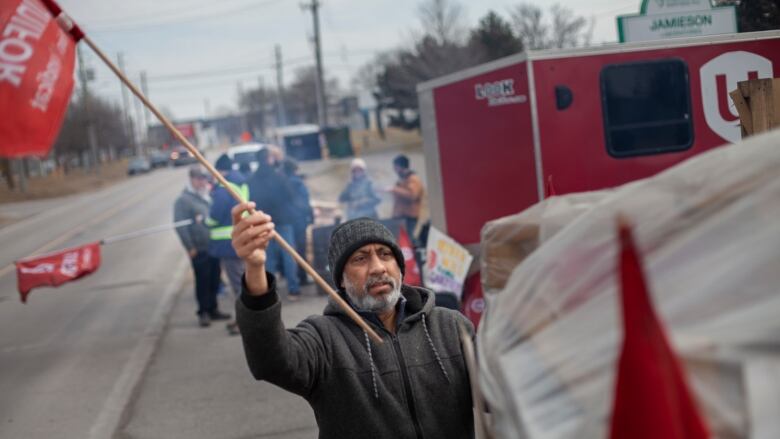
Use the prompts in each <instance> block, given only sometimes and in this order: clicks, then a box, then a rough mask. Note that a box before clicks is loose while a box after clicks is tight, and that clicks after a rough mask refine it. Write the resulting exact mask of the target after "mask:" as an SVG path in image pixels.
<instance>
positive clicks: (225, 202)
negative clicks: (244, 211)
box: [206, 154, 249, 335]
mask: <svg viewBox="0 0 780 439" xmlns="http://www.w3.org/2000/svg"><path fill="white" fill-rule="evenodd" d="M214 167H215V168H217V171H219V172H220V174H222V175H223V176H224V177H225V179H226V180H227V181H228V184H229V185H230V186H231V187H232V189H233V190H234V191H236V192H237V193H238V194H240V195H241V197H242V198H243V199H244V200H248V199H249V187H248V186H247V185H246V184H244V177H243V176H242V175H241V173H240V172H238V171H237V170H234V169H233V161H232V160H230V157H228V156H227V155H225V154H222V155H221V156H219V158H218V159H217V161H216V163H214ZM211 198H212V204H211V210H210V212H209V218H208V219H207V220H206V225H208V226H209V229H210V236H209V254H210V255H211V256H213V257H215V258H218V259H219V263H220V267H221V268H222V272H223V273H225V274H226V275H227V278H228V282H229V283H230V288H231V289H232V290H233V295H234V297H236V298H238V295H239V294H241V276H242V275H243V274H244V265H243V263H242V261H241V259H239V258H238V256H237V255H236V252H235V250H233V246H232V245H231V243H230V239H231V233H232V232H233V226H232V218H231V216H230V210H231V209H232V208H233V206H235V205H236V204H238V202H237V201H236V200H235V199H234V198H233V196H232V195H230V192H228V190H227V189H226V188H225V187H224V186H222V185H220V184H218V185H217V186H215V188H214V190H213V192H212V194H211ZM227 330H228V333H229V334H230V335H238V325H237V324H236V322H235V320H233V321H230V322H229V323H228V324H227Z"/></svg>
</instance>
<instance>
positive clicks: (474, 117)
mask: <svg viewBox="0 0 780 439" xmlns="http://www.w3.org/2000/svg"><path fill="white" fill-rule="evenodd" d="M775 72H780V32H778V31H767V32H755V33H743V34H731V35H718V36H710V37H700V38H690V39H674V40H664V41H655V42H647V43H630V44H614V45H605V46H601V47H589V48H580V49H571V50H550V51H540V52H528V53H520V54H517V55H513V56H510V57H507V58H502V59H499V60H496V61H493V62H490V63H486V64H483V65H480V66H476V67H473V68H470V69H467V70H463V71H460V72H456V73H453V74H451V75H448V76H445V77H442V78H437V79H435V80H432V81H429V82H426V83H423V84H420V85H419V86H418V88H417V93H418V97H419V103H420V112H421V118H422V129H423V138H424V143H425V157H426V168H427V169H426V171H427V180H428V181H427V183H428V191H429V200H430V210H431V220H432V225H433V226H434V227H436V228H438V229H440V230H442V231H444V232H445V233H447V234H448V235H449V236H451V237H452V238H454V239H455V240H456V241H458V242H460V243H462V244H464V245H466V246H467V247H469V248H470V249H472V250H474V249H475V248H476V244H478V243H479V233H480V230H481V228H482V226H483V225H484V224H485V222H486V221H489V220H492V219H495V218H499V217H502V216H506V215H510V214H513V213H517V212H520V211H521V210H523V209H525V208H527V207H528V206H531V205H532V204H534V203H536V202H538V201H540V200H541V199H543V198H544V197H545V196H547V195H549V194H550V192H551V191H553V192H554V193H557V194H564V193H569V192H580V191H588V190H595V189H602V188H607V187H613V186H617V185H620V184H623V183H626V182H628V181H631V180H636V179H639V178H643V177H647V176H650V175H653V174H655V173H657V172H659V171H661V170H663V169H666V168H668V167H670V166H672V165H674V164H676V163H679V162H680V161H683V160H685V159H686V158H688V157H691V156H693V155H694V154H698V153H700V152H702V151H706V150H708V149H711V148H714V147H716V146H719V145H722V144H724V143H730V142H735V141H737V140H738V139H740V138H741V135H740V128H739V126H738V117H737V112H736V109H734V107H733V104H732V103H731V100H730V98H729V97H728V92H729V91H731V90H733V89H735V88H736V84H737V82H738V81H743V80H746V79H752V78H755V77H759V78H768V77H773V75H774V73H775ZM474 283H475V282H471V284H474ZM476 284H478V282H476Z"/></svg>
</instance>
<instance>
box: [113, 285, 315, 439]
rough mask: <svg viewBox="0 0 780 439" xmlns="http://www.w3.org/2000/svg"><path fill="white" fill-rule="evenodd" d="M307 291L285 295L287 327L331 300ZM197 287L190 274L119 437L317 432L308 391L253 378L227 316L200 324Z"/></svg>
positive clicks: (300, 437)
mask: <svg viewBox="0 0 780 439" xmlns="http://www.w3.org/2000/svg"><path fill="white" fill-rule="evenodd" d="M302 293H303V295H304V298H303V299H302V300H301V301H299V302H295V303H290V302H288V301H286V299H285V298H284V295H282V297H283V299H282V300H283V304H282V306H283V313H282V314H283V319H284V322H285V325H286V326H288V327H291V326H294V325H295V324H297V323H298V322H300V321H301V320H302V319H304V318H305V317H307V316H309V315H312V314H320V313H321V312H322V310H323V308H324V307H325V303H326V298H325V297H323V296H317V295H316V293H315V292H314V288H313V286H311V285H307V286H306V287H304V289H303V291H302ZM193 294H194V293H193V284H192V276H191V275H190V276H188V280H187V281H186V282H185V283H184V286H183V288H182V290H181V291H180V292H179V293H178V297H177V298H176V304H175V306H174V309H173V311H172V313H171V316H170V319H169V321H168V326H167V329H166V331H165V333H164V334H163V336H162V340H161V341H160V346H159V349H158V350H157V353H156V355H155V357H154V358H153V359H152V361H151V364H150V365H149V368H148V369H147V371H146V374H145V375H144V378H143V380H142V381H141V383H140V384H139V388H138V390H137V394H136V397H135V398H134V400H133V401H131V402H130V405H129V407H128V409H127V412H126V419H125V422H124V423H123V427H122V428H120V431H119V433H118V435H117V437H120V438H123V439H131V438H132V439H158V438H169V439H176V438H186V439H198V438H203V439H213V438H225V439H230V438H236V439H239V438H250V437H251V438H284V439H304V438H306V439H310V438H314V437H316V436H317V425H316V422H315V420H314V414H313V412H312V410H311V408H310V407H309V405H308V404H307V403H306V401H305V400H304V399H303V398H301V397H298V396H296V395H293V394H291V393H289V392H287V391H284V390H282V389H280V388H278V387H276V386H273V385H271V384H268V383H266V382H258V381H256V380H255V379H254V378H252V375H251V374H250V372H249V368H248V367H247V364H246V360H245V359H244V351H243V347H242V345H241V337H240V336H233V337H231V336H229V335H228V334H227V331H226V330H225V323H224V322H213V323H212V325H211V327H209V328H200V327H198V325H197V320H196V318H195V299H194V297H193ZM223 296H225V295H222V296H221V297H220V306H221V309H223V310H225V311H228V310H229V312H230V313H231V314H234V310H233V304H232V301H231V300H229V298H228V297H223Z"/></svg>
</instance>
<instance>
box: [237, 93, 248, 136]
mask: <svg viewBox="0 0 780 439" xmlns="http://www.w3.org/2000/svg"><path fill="white" fill-rule="evenodd" d="M236 93H237V94H238V115H239V120H240V121H241V136H243V135H244V133H245V132H247V120H246V118H247V114H246V113H247V112H246V111H242V109H241V101H242V100H243V99H244V84H243V83H242V82H241V81H237V82H236ZM250 108H251V107H250Z"/></svg>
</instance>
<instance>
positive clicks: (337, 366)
mask: <svg viewBox="0 0 780 439" xmlns="http://www.w3.org/2000/svg"><path fill="white" fill-rule="evenodd" d="M247 209H248V206H247V205H238V206H236V207H235V208H234V209H233V221H234V228H233V240H232V242H233V246H234V248H235V249H236V254H238V256H239V257H241V258H242V259H243V260H244V264H245V267H246V270H245V275H244V283H243V287H244V290H243V292H242V294H241V298H240V300H239V301H237V302H236V315H237V318H238V324H239V327H240V328H241V335H242V339H243V344H244V352H245V354H246V359H247V363H248V364H249V369H250V370H251V372H252V374H253V376H254V377H255V378H256V379H258V380H265V381H268V382H270V383H273V384H275V385H277V386H279V387H281V388H283V389H285V390H288V391H290V392H293V393H295V394H297V395H300V396H302V397H303V398H305V399H306V401H307V402H308V403H309V405H311V407H312V409H313V410H314V415H315V418H316V419H317V425H318V427H319V437H320V438H321V439H330V438H333V439H336V438H338V439H344V438H347V439H348V438H372V439H384V438H387V439H391V438H392V439H413V438H448V439H450V438H454V439H460V438H463V439H466V438H473V437H474V419H473V412H472V398H471V391H470V387H469V378H468V373H467V369H466V364H465V358H464V355H463V350H462V348H461V343H460V337H459V328H460V327H463V328H466V330H467V331H468V332H469V333H471V334H473V331H474V329H473V326H472V325H471V323H470V322H469V321H468V319H466V317H464V316H463V315H462V314H460V313H458V312H457V311H454V310H450V309H445V308H439V307H434V293H433V292H432V291H430V290H427V289H425V288H418V287H411V286H407V285H404V284H403V283H402V282H403V274H404V257H403V254H402V252H401V249H400V247H399V246H398V244H397V242H396V240H395V237H394V236H393V234H392V233H391V232H390V231H389V230H388V229H387V228H386V227H384V226H383V225H382V224H381V223H379V222H377V221H376V220H372V219H369V218H358V219H355V220H351V221H348V222H346V223H344V224H342V225H340V226H338V227H337V228H336V229H335V230H334V231H333V233H332V235H331V240H330V246H329V249H328V259H329V264H330V267H331V273H332V277H333V282H334V284H335V285H336V286H337V287H338V294H340V295H341V296H342V297H343V298H344V299H345V300H346V301H347V302H348V303H349V304H350V306H351V307H352V308H353V309H354V310H355V311H357V312H358V313H359V314H360V315H361V316H363V318H364V319H365V320H366V321H367V323H368V324H369V325H371V327H372V328H373V329H374V330H375V331H376V332H377V333H378V334H379V335H380V336H381V337H382V339H383V341H384V343H382V344H378V343H376V342H374V341H372V340H371V339H370V338H369V336H368V334H367V333H366V332H365V331H364V330H363V329H362V328H361V327H360V326H358V325H357V324H355V323H354V322H353V321H352V320H351V319H350V318H348V317H347V316H346V315H345V313H344V312H343V311H342V310H341V309H340V308H339V307H337V306H336V305H335V304H334V303H333V302H331V303H329V304H328V305H327V307H326V308H325V311H324V315H319V316H311V317H308V318H306V319H305V320H303V321H302V322H301V323H300V324H298V326H297V327H295V328H294V329H285V328H284V325H283V323H282V319H281V303H280V302H279V298H278V295H277V292H276V280H275V277H274V276H273V275H272V274H270V273H268V272H267V271H266V270H265V258H266V255H267V245H268V240H269V239H270V232H271V231H272V230H273V223H272V222H271V217H270V216H268V215H266V214H264V213H263V212H256V213H255V214H253V215H251V216H247V217H242V214H243V212H245V211H246V210H247Z"/></svg>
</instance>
